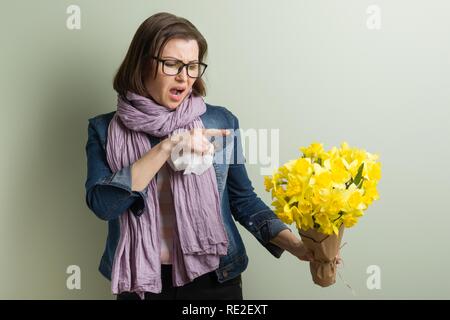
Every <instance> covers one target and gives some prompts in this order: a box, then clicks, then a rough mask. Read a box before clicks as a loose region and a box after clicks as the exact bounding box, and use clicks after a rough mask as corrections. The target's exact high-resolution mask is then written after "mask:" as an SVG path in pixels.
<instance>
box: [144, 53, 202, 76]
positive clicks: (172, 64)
mask: <svg viewBox="0 0 450 320" xmlns="http://www.w3.org/2000/svg"><path fill="white" fill-rule="evenodd" d="M152 58H153V59H155V60H157V61H159V62H161V63H162V66H163V67H162V71H163V73H164V74H166V75H168V76H176V75H177V74H179V73H180V72H181V71H182V70H183V68H184V67H185V66H187V68H186V70H187V74H188V76H189V77H191V78H200V77H201V76H202V75H203V73H204V72H205V70H206V67H208V65H207V64H205V63H202V62H189V63H184V62H183V61H180V60H177V59H160V58H158V57H152Z"/></svg>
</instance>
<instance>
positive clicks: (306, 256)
mask: <svg viewBox="0 0 450 320" xmlns="http://www.w3.org/2000/svg"><path fill="white" fill-rule="evenodd" d="M292 254H293V255H295V256H296V257H297V258H299V259H300V260H302V261H313V260H314V252H312V251H311V250H309V249H308V248H307V247H306V246H305V244H304V243H303V242H302V241H300V242H299V243H298V244H297V245H296V246H295V249H294V250H293V251H292Z"/></svg>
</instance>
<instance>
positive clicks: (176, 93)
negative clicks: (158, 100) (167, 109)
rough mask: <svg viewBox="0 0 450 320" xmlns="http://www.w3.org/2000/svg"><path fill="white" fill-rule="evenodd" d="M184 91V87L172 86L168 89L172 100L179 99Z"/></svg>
mask: <svg viewBox="0 0 450 320" xmlns="http://www.w3.org/2000/svg"><path fill="white" fill-rule="evenodd" d="M184 91H186V88H184V87H173V88H172V89H170V90H169V92H170V94H169V95H170V98H171V99H172V100H174V101H179V100H180V99H181V97H182V95H183V93H184Z"/></svg>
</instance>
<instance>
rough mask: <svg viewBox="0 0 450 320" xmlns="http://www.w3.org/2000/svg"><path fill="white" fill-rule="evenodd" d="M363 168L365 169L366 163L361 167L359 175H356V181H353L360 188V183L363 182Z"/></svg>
mask: <svg viewBox="0 0 450 320" xmlns="http://www.w3.org/2000/svg"><path fill="white" fill-rule="evenodd" d="M363 168H364V162H363V163H362V164H361V165H360V166H359V168H358V173H357V174H356V177H355V180H354V181H353V183H354V184H355V185H356V186H358V185H359V183H360V182H361V178H362V172H363Z"/></svg>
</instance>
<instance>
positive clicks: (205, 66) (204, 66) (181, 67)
mask: <svg viewBox="0 0 450 320" xmlns="http://www.w3.org/2000/svg"><path fill="white" fill-rule="evenodd" d="M152 58H153V59H155V60H156V61H158V62H162V71H163V73H164V74H165V75H168V76H176V75H179V74H180V72H181V71H182V70H183V68H184V67H188V68H187V69H186V70H187V75H188V77H190V78H193V79H198V78H201V77H202V76H203V74H204V73H205V71H206V68H207V67H208V65H207V64H206V63H203V62H188V63H184V62H183V61H181V60H178V59H161V58H158V57H152ZM166 61H177V62H179V63H181V66H180V67H179V68H178V72H177V73H176V74H168V73H166V72H165V70H164V67H165V64H166ZM192 64H199V65H201V66H203V71H202V73H201V74H200V75H199V76H198V77H192V76H191V75H190V74H189V65H192Z"/></svg>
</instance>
